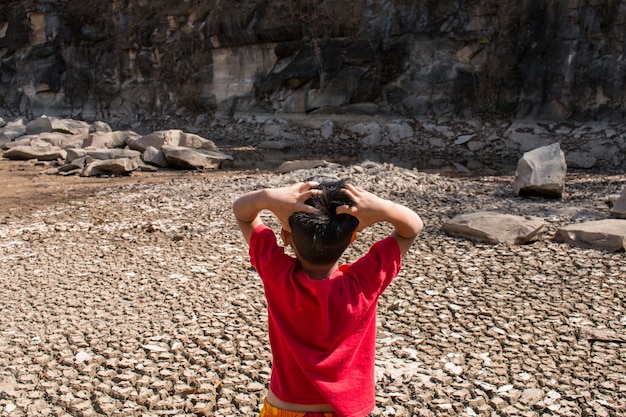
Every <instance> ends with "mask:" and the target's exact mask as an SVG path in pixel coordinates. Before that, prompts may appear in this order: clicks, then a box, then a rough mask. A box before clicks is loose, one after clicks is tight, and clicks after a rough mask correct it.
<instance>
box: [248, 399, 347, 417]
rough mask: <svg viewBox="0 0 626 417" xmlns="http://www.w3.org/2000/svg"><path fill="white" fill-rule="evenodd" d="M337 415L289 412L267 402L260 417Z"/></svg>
mask: <svg viewBox="0 0 626 417" xmlns="http://www.w3.org/2000/svg"><path fill="white" fill-rule="evenodd" d="M336 416H337V414H335V413H314V412H311V411H309V412H306V413H299V412H296V411H287V410H282V409H280V408H276V407H274V406H273V405H271V404H270V403H268V402H267V400H265V401H264V402H263V408H262V409H261V415H260V416H259V417H336Z"/></svg>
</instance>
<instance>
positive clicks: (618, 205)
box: [611, 187, 626, 219]
mask: <svg viewBox="0 0 626 417" xmlns="http://www.w3.org/2000/svg"><path fill="white" fill-rule="evenodd" d="M611 214H613V215H614V216H615V217H617V218H620V219H626V187H624V188H623V189H622V193H621V194H620V195H619V197H617V199H616V200H615V201H613V207H611Z"/></svg>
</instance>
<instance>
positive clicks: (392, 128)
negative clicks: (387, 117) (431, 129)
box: [385, 122, 415, 143]
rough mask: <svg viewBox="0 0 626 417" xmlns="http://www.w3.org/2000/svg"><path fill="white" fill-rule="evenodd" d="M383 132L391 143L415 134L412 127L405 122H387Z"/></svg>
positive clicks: (409, 137) (402, 140)
mask: <svg viewBox="0 0 626 417" xmlns="http://www.w3.org/2000/svg"><path fill="white" fill-rule="evenodd" d="M385 132H386V133H387V135H388V136H389V140H390V141H391V143H402V142H404V141H406V140H409V139H411V138H413V136H414V135H415V132H414V131H413V128H412V127H411V126H410V125H409V124H408V123H406V122H401V123H388V124H387V125H386V126H385Z"/></svg>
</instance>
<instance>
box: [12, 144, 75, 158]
mask: <svg viewBox="0 0 626 417" xmlns="http://www.w3.org/2000/svg"><path fill="white" fill-rule="evenodd" d="M66 155H67V152H66V151H65V150H63V149H61V148H59V147H57V146H52V145H49V146H16V147H14V148H11V149H9V150H7V151H6V152H4V154H3V156H4V157H5V158H7V159H17V160H28V159H37V160H39V161H54V160H56V159H65V156H66Z"/></svg>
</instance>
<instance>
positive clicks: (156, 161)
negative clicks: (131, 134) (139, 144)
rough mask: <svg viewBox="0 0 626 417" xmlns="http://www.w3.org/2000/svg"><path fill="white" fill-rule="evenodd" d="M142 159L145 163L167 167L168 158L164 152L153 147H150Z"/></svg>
mask: <svg viewBox="0 0 626 417" xmlns="http://www.w3.org/2000/svg"><path fill="white" fill-rule="evenodd" d="M142 159H143V161H144V162H145V163H147V164H150V165H154V166H157V167H161V168H166V167H167V158H165V155H163V151H160V150H158V149H157V148H155V147H153V146H149V147H148V148H147V149H146V150H145V151H144V152H143V156H142Z"/></svg>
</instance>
